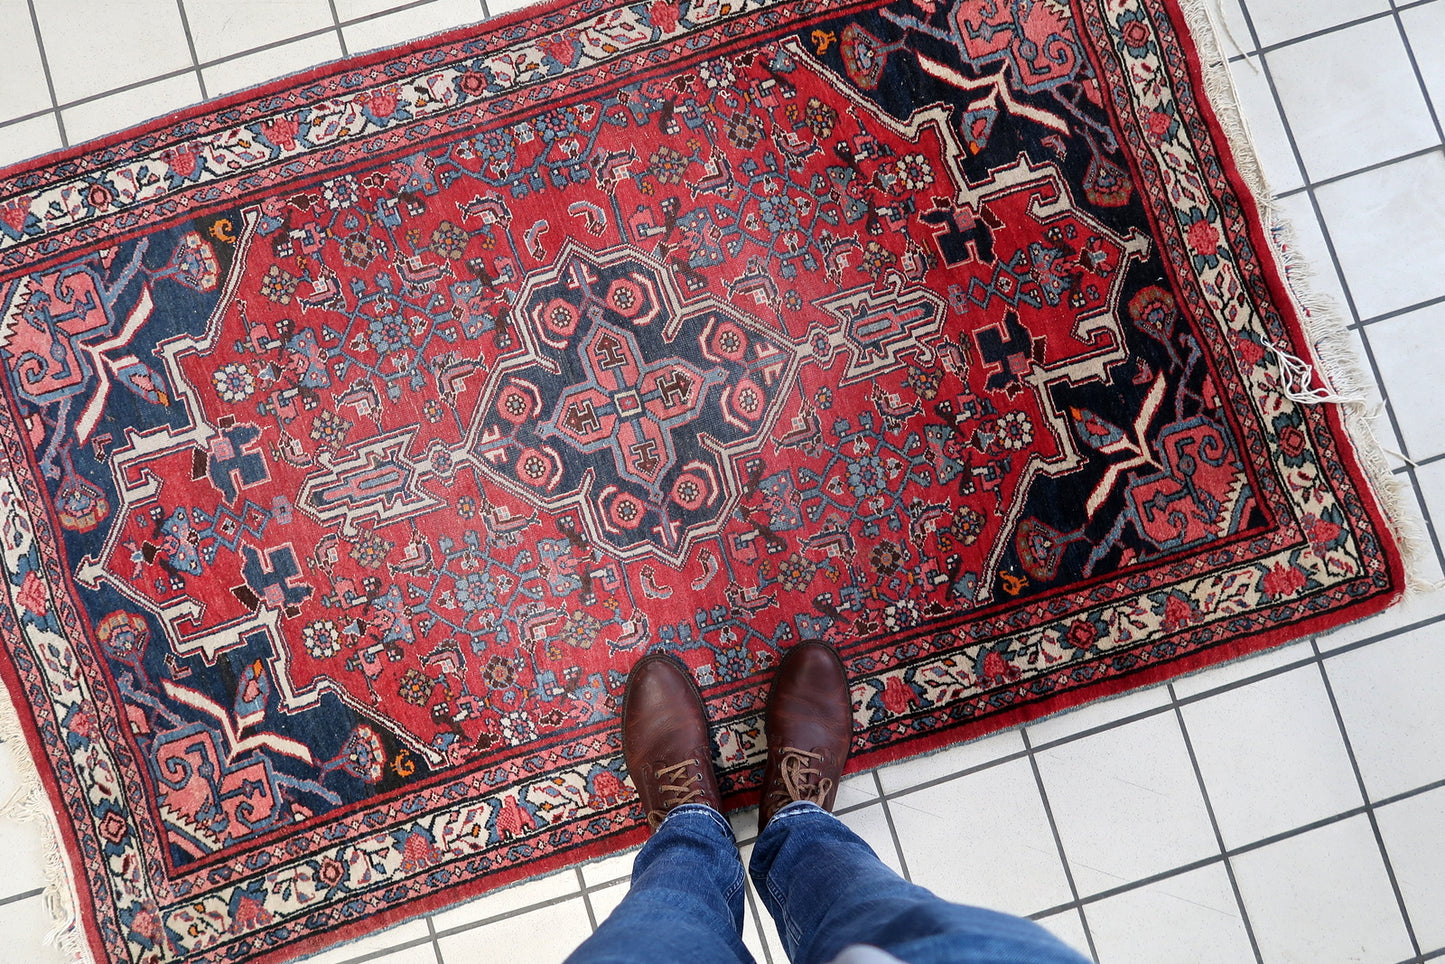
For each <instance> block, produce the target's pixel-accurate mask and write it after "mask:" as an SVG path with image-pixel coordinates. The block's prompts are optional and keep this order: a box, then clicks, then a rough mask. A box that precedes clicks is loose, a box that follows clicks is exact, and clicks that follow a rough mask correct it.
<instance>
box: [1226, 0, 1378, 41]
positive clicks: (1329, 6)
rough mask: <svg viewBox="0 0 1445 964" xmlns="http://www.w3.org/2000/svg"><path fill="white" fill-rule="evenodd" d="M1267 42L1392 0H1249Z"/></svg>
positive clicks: (1333, 22) (1365, 13)
mask: <svg viewBox="0 0 1445 964" xmlns="http://www.w3.org/2000/svg"><path fill="white" fill-rule="evenodd" d="M1245 6H1247V7H1248V8H1249V14H1250V16H1251V17H1252V18H1253V19H1254V29H1255V30H1257V31H1258V32H1259V42H1260V43H1261V44H1263V45H1265V46H1269V45H1270V44H1277V43H1282V42H1283V41H1286V40H1292V39H1293V38H1295V37H1303V36H1304V35H1305V34H1310V33H1314V32H1315V31H1317V30H1324V29H1325V28H1326V27H1334V26H1337V25H1339V24H1342V23H1348V22H1349V21H1351V20H1358V19H1359V18H1360V17H1365V16H1368V15H1370V14H1372V13H1379V12H1381V11H1384V10H1388V9H1389V6H1390V4H1389V0H1245Z"/></svg>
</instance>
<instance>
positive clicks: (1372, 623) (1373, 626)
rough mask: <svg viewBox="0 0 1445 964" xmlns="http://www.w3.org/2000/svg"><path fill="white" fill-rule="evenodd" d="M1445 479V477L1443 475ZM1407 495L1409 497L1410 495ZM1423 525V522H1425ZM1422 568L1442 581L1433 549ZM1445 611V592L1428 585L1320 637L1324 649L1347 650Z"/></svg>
mask: <svg viewBox="0 0 1445 964" xmlns="http://www.w3.org/2000/svg"><path fill="white" fill-rule="evenodd" d="M1441 481H1442V482H1445V478H1442V480H1441ZM1406 498H1409V495H1408V494H1407V496H1406ZM1409 508H1410V509H1411V510H1412V511H1413V512H1414V513H1415V515H1416V516H1417V517H1418V516H1419V514H1420V513H1419V507H1418V506H1417V505H1415V504H1413V503H1412V505H1411V506H1410V507H1409ZM1421 525H1422V526H1423V523H1421ZM1420 563H1421V565H1420V568H1421V569H1422V570H1423V572H1424V578H1426V579H1429V580H1432V581H1438V580H1439V579H1440V578H1441V577H1440V563H1439V560H1438V559H1436V558H1435V553H1434V551H1433V550H1432V549H1427V550H1426V552H1425V553H1424V554H1423V558H1422V559H1421V560H1420ZM1442 613H1445V592H1440V591H1438V590H1436V591H1432V590H1430V589H1428V588H1426V589H1422V590H1421V591H1419V592H1417V593H1414V594H1412V595H1410V596H1407V597H1406V598H1405V599H1404V600H1403V601H1401V602H1398V603H1396V604H1395V605H1394V606H1392V607H1391V608H1389V609H1387V610H1385V611H1384V612H1382V613H1379V614H1378V615H1375V616H1371V617H1370V618H1369V619H1361V620H1358V621H1356V622H1353V623H1350V624H1349V625H1347V626H1341V627H1340V628H1339V629H1335V630H1332V631H1330V632H1328V633H1325V634H1323V635H1321V636H1319V637H1318V639H1317V641H1318V643H1319V647H1320V651H1321V652H1323V653H1329V652H1331V651H1333V650H1338V649H1343V648H1344V647H1346V646H1351V645H1353V644H1355V643H1358V642H1360V641H1362V640H1371V639H1376V638H1381V637H1384V636H1385V635H1387V634H1389V633H1393V632H1395V631H1397V630H1400V629H1404V628H1405V627H1409V626H1416V625H1419V624H1421V623H1424V622H1426V621H1428V620H1431V619H1434V618H1435V617H1436V616H1439V615H1441V614H1442Z"/></svg>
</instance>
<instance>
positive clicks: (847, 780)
mask: <svg viewBox="0 0 1445 964" xmlns="http://www.w3.org/2000/svg"><path fill="white" fill-rule="evenodd" d="M877 799H878V783H877V781H875V780H874V779H873V771H872V770H861V771H859V772H858V773H849V774H846V775H845V776H844V777H843V779H842V780H840V781H838V795H837V797H836V799H835V800H834V802H833V809H835V810H841V809H843V808H844V807H856V806H860V805H862V804H865V803H868V802H869V801H870V800H877Z"/></svg>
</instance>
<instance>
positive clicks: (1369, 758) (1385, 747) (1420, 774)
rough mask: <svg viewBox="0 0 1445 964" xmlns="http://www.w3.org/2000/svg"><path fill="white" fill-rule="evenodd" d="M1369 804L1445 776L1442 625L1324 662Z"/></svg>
mask: <svg viewBox="0 0 1445 964" xmlns="http://www.w3.org/2000/svg"><path fill="white" fill-rule="evenodd" d="M1325 669H1326V670H1327V671H1328V672H1329V677H1330V686H1331V688H1332V689H1333V690H1334V693H1335V701H1336V702H1337V703H1338V704H1339V708H1340V717H1341V718H1342V719H1343V720H1344V721H1345V732H1346V733H1348V734H1349V737H1350V746H1351V748H1352V749H1353V750H1354V752H1355V761H1356V762H1357V763H1358V764H1359V767H1360V775H1361V776H1362V777H1363V778H1364V780H1365V789H1366V790H1367V791H1368V792H1369V794H1370V797H1371V799H1374V800H1380V799H1382V798H1385V797H1389V796H1392V795H1394V794H1397V793H1403V792H1405V791H1407V790H1413V789H1415V788H1416V787H1421V786H1424V785H1425V784H1427V783H1433V782H1434V781H1436V780H1439V779H1441V778H1442V777H1445V738H1442V737H1441V734H1442V733H1445V700H1442V699H1441V698H1440V681H1441V680H1442V679H1445V623H1436V624H1434V625H1432V626H1426V627H1425V628H1423V629H1418V630H1415V631H1414V632H1412V633H1406V634H1404V635H1401V636H1396V637H1393V638H1391V639H1385V640H1381V641H1380V642H1378V643H1374V644H1373V645H1370V646H1366V647H1364V648H1363V649H1357V650H1352V651H1350V652H1348V653H1341V654H1340V655H1338V656H1331V657H1329V658H1328V659H1326V660H1325Z"/></svg>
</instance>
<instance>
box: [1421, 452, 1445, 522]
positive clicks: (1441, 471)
mask: <svg viewBox="0 0 1445 964" xmlns="http://www.w3.org/2000/svg"><path fill="white" fill-rule="evenodd" d="M1414 474H1415V488H1416V492H1417V494H1418V495H1419V498H1420V503H1421V515H1422V517H1423V518H1425V519H1426V520H1427V521H1428V523H1429V525H1430V526H1432V527H1433V528H1434V531H1435V536H1436V539H1437V541H1439V539H1440V537H1441V536H1442V535H1445V462H1432V463H1430V464H1429V465H1422V466H1419V467H1417V468H1416V469H1415V473H1414Z"/></svg>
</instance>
